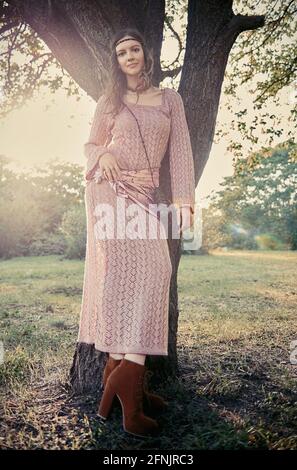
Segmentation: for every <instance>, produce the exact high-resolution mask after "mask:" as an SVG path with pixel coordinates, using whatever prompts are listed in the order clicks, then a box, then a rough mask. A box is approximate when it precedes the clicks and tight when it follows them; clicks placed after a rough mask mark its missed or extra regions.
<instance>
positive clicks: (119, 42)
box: [114, 37, 142, 47]
mask: <svg viewBox="0 0 297 470" xmlns="http://www.w3.org/2000/svg"><path fill="white" fill-rule="evenodd" d="M130 39H135V41H138V42H140V44H142V42H141V41H140V40H139V39H136V38H133V37H130V38H126V39H120V40H119V41H117V42H116V43H115V45H114V47H117V46H118V44H121V42H124V41H130Z"/></svg>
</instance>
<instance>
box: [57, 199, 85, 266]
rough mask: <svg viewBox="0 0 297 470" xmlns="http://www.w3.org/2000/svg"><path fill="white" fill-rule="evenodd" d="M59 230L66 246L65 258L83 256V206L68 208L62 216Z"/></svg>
mask: <svg viewBox="0 0 297 470" xmlns="http://www.w3.org/2000/svg"><path fill="white" fill-rule="evenodd" d="M61 232H62V233H63V234H64V236H65V239H66V243H67V247H66V250H65V257H66V258H80V259H82V258H84V257H85V248H86V213H85V208H84V206H76V207H73V208H71V209H69V210H68V211H67V212H66V213H65V214H64V216H63V220H62V224H61Z"/></svg>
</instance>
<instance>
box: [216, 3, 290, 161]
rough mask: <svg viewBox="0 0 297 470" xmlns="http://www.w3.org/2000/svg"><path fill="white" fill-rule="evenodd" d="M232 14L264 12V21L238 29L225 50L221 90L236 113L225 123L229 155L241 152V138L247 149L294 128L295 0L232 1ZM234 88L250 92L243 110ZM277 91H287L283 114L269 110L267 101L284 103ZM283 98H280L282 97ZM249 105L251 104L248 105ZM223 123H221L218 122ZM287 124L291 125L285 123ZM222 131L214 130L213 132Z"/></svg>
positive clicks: (219, 133) (288, 134)
mask: <svg viewBox="0 0 297 470" xmlns="http://www.w3.org/2000/svg"><path fill="white" fill-rule="evenodd" d="M233 10H234V13H236V14H242V15H251V14H252V15H258V14H262V15H263V14H264V15H265V25H264V26H263V27H261V28H259V29H254V30H248V31H244V32H242V33H241V34H240V35H239V36H238V38H237V40H236V42H235V43H234V45H233V48H232V50H231V51H230V57H229V67H228V69H227V71H226V73H225V78H226V80H225V83H224V94H225V95H229V100H228V104H227V107H228V109H229V110H230V111H231V113H232V114H233V115H234V116H236V119H233V120H232V122H231V127H230V123H229V122H228V124H227V127H226V132H227V133H230V128H231V129H232V130H234V131H238V133H239V139H240V140H238V141H236V140H232V141H231V142H230V144H229V146H228V150H230V151H231V152H232V153H233V155H234V157H235V158H240V157H242V156H243V144H242V141H243V140H244V141H245V142H249V143H250V150H252V148H253V146H254V144H256V143H258V141H259V138H260V136H261V139H262V140H263V138H264V137H265V136H266V138H267V144H268V145H272V143H273V141H275V139H276V138H278V137H282V138H283V140H285V139H288V138H291V137H293V135H294V134H295V132H296V116H297V106H296V104H297V94H296V92H297V88H296V71H297V68H296V56H297V41H296V26H297V15H296V11H297V10H296V2H294V1H292V0H284V1H281V2H278V1H274V0H263V1H261V2H253V1H252V0H237V1H236V2H234V5H233ZM240 88H246V89H247V91H248V93H249V95H250V103H248V106H249V109H247V108H246V103H247V100H246V101H245V104H244V107H243V106H241V104H240V101H239V100H238V99H236V98H237V97H238V93H239V92H240ZM281 92H283V96H284V93H288V95H289V96H288V99H287V105H288V115H289V118H288V117H287V115H284V114H283V113H281V112H280V113H275V112H271V106H272V105H273V106H274V107H276V108H277V107H279V106H280V104H282V105H283V104H284V98H283V97H282V95H281ZM285 99H286V98H285ZM250 105H251V106H250ZM223 126H224V125H222V127H223ZM290 126H291V127H290ZM223 132H224V131H222V129H220V130H218V132H217V136H219V135H222V134H223Z"/></svg>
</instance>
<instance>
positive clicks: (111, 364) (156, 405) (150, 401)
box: [101, 356, 168, 414]
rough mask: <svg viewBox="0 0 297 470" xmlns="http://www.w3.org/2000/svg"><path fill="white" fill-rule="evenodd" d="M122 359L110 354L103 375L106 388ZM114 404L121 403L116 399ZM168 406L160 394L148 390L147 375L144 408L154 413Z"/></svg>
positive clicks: (144, 388)
mask: <svg viewBox="0 0 297 470" xmlns="http://www.w3.org/2000/svg"><path fill="white" fill-rule="evenodd" d="M121 361H122V359H114V358H113V357H111V356H109V357H108V360H107V362H106V365H105V369H104V371H103V377H102V387H101V389H104V388H105V386H106V382H107V379H108V377H109V374H110V373H111V372H112V371H113V370H114V369H115V368H116V367H118V366H119V365H120V363H121ZM114 404H116V405H120V402H119V401H118V400H115V401H114ZM167 408H168V403H167V402H166V401H165V400H164V399H163V398H162V397H160V396H159V395H156V394H155V393H150V392H149V391H148V390H147V382H146V377H145V376H144V387H143V409H144V411H145V412H146V413H148V414H154V413H159V412H162V411H164V410H165V409H167Z"/></svg>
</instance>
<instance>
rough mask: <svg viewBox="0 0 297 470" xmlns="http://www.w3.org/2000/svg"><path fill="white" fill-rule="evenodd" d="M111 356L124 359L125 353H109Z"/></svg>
mask: <svg viewBox="0 0 297 470" xmlns="http://www.w3.org/2000/svg"><path fill="white" fill-rule="evenodd" d="M109 355H110V357H112V358H113V359H118V360H119V359H123V357H124V356H125V354H119V353H109Z"/></svg>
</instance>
